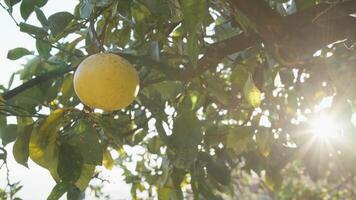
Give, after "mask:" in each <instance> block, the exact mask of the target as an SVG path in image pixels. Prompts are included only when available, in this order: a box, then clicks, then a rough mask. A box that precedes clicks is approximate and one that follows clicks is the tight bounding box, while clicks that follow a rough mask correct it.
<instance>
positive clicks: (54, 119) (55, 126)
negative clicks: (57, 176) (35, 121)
mask: <svg viewBox="0 0 356 200" xmlns="http://www.w3.org/2000/svg"><path fill="white" fill-rule="evenodd" d="M64 113H65V111H64V110H62V109H58V110H55V111H53V112H52V113H51V114H50V115H49V116H48V117H47V118H46V119H45V120H44V121H43V122H41V123H39V125H38V126H37V127H35V128H34V130H33V131H32V135H31V139H30V145H29V155H30V158H31V159H32V160H33V161H34V162H36V163H37V164H38V165H40V166H42V167H44V168H47V169H49V168H52V167H56V166H53V164H54V159H56V158H57V153H58V147H57V143H56V140H57V137H58V130H59V128H60V127H59V125H60V120H61V118H62V117H63V115H64Z"/></svg>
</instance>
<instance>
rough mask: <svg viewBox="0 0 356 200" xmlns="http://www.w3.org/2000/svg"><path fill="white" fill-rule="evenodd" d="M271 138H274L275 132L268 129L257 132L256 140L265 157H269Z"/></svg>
mask: <svg viewBox="0 0 356 200" xmlns="http://www.w3.org/2000/svg"><path fill="white" fill-rule="evenodd" d="M271 140H273V133H272V132H268V131H267V130H263V131H259V132H258V133H257V134H256V142H257V145H258V149H259V150H260V152H261V154H262V155H263V156H264V157H268V156H269V155H270V152H271V147H270V145H271Z"/></svg>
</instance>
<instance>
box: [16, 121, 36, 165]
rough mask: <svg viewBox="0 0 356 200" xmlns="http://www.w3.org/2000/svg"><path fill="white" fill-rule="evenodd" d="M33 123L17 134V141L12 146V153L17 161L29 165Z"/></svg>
mask: <svg viewBox="0 0 356 200" xmlns="http://www.w3.org/2000/svg"><path fill="white" fill-rule="evenodd" d="M32 129H33V124H30V125H27V126H24V127H23V128H22V129H21V130H20V131H19V135H18V136H17V139H16V142H15V144H14V146H13V148H12V153H13V155H14V158H15V160H16V162H17V163H19V164H21V165H23V166H25V167H28V165H27V160H28V156H29V143H30V138H31V133H32Z"/></svg>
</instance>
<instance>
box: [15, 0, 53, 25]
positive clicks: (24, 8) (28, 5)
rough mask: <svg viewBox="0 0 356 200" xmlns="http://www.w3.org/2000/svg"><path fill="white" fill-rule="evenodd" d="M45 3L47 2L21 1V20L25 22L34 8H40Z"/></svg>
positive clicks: (35, 0) (45, 0)
mask: <svg viewBox="0 0 356 200" xmlns="http://www.w3.org/2000/svg"><path fill="white" fill-rule="evenodd" d="M46 3H47V0H22V2H21V5H20V12H21V16H22V18H23V19H24V20H25V21H26V20H27V19H28V17H29V16H30V15H31V13H32V12H33V11H34V10H35V7H36V6H38V7H42V6H44V5H45V4H46Z"/></svg>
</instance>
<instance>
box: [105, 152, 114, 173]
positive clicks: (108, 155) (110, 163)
mask: <svg viewBox="0 0 356 200" xmlns="http://www.w3.org/2000/svg"><path fill="white" fill-rule="evenodd" d="M103 165H104V167H105V168H106V169H108V170H112V168H113V166H114V160H113V159H112V157H111V153H110V151H108V150H107V149H105V151H104V154H103Z"/></svg>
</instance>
